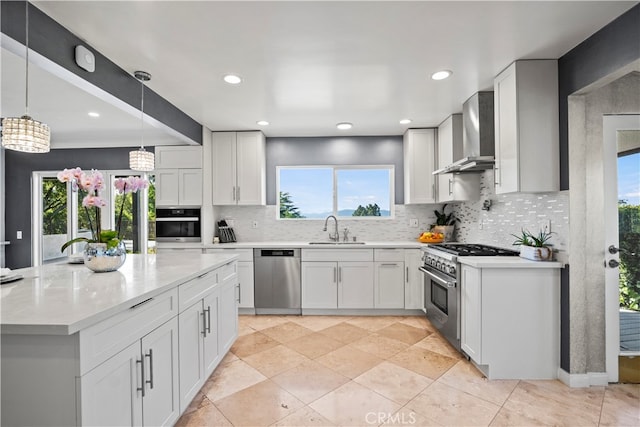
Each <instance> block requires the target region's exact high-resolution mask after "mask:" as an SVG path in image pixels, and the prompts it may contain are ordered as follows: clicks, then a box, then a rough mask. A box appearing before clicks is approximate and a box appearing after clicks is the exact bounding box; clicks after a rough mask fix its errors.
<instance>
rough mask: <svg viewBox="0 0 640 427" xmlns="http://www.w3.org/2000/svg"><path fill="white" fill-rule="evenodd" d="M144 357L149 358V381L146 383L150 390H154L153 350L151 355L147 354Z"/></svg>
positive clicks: (150, 350) (150, 352) (150, 351)
mask: <svg viewBox="0 0 640 427" xmlns="http://www.w3.org/2000/svg"><path fill="white" fill-rule="evenodd" d="M144 357H148V358H149V379H148V380H147V381H145V382H146V384H149V388H150V389H151V390H153V350H152V349H149V353H148V354H145V355H144ZM143 388H144V386H143Z"/></svg>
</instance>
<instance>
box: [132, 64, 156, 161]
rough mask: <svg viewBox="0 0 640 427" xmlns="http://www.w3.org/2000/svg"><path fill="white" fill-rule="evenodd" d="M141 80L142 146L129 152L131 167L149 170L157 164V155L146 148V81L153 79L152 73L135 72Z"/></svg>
mask: <svg viewBox="0 0 640 427" xmlns="http://www.w3.org/2000/svg"><path fill="white" fill-rule="evenodd" d="M133 75H134V76H135V77H136V79H138V80H140V84H141V88H142V93H141V95H140V100H141V101H140V148H139V149H138V150H135V151H130V152H129V168H130V169H131V170H134V171H143V172H149V171H152V170H153V168H154V166H155V156H154V155H153V153H152V152H150V151H147V150H145V149H144V82H148V81H149V80H151V74H149V73H147V72H146V71H136V72H135V73H133Z"/></svg>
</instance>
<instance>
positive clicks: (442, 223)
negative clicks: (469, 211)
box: [431, 203, 458, 242]
mask: <svg viewBox="0 0 640 427" xmlns="http://www.w3.org/2000/svg"><path fill="white" fill-rule="evenodd" d="M446 207H447V204H446V203H445V204H444V205H442V212H440V211H438V210H437V209H436V210H434V211H433V213H434V214H435V215H436V223H435V224H434V225H433V226H432V227H431V231H432V232H436V233H442V234H444V241H445V242H450V241H452V240H453V233H454V232H455V228H456V222H457V221H458V218H456V217H455V216H454V215H453V212H449V213H448V214H447V213H446V212H445V208H446Z"/></svg>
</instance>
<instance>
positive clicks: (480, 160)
mask: <svg viewBox="0 0 640 427" xmlns="http://www.w3.org/2000/svg"><path fill="white" fill-rule="evenodd" d="M462 125H463V133H462V158H461V159H458V160H456V161H455V162H453V163H452V164H450V165H449V166H446V167H444V168H442V169H438V170H437V171H435V172H434V175H435V174H443V173H463V172H482V171H483V170H486V169H491V168H493V164H494V154H495V145H494V143H495V135H494V126H495V124H494V116H493V92H477V93H475V94H474V95H473V96H471V98H469V99H467V101H466V102H465V103H464V104H463V105H462ZM456 151H458V152H459V150H455V149H454V152H456Z"/></svg>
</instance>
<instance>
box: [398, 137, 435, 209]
mask: <svg viewBox="0 0 640 427" xmlns="http://www.w3.org/2000/svg"><path fill="white" fill-rule="evenodd" d="M403 145H404V203H405V204H407V205H409V204H418V203H435V202H436V190H435V177H434V176H433V171H434V170H435V160H436V149H435V148H436V147H435V145H436V137H435V129H409V130H407V131H406V132H405V134H404V139H403Z"/></svg>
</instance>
